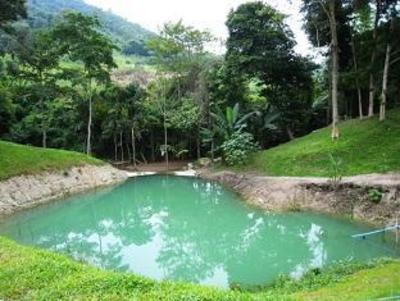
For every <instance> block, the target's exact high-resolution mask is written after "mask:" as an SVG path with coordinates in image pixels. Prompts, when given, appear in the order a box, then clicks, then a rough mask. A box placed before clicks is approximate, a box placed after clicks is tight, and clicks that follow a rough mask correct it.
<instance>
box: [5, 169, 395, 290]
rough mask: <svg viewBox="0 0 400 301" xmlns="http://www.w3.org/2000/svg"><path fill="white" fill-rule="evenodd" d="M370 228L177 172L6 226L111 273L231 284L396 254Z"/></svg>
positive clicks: (7, 232) (68, 203)
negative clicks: (271, 204) (370, 237)
mask: <svg viewBox="0 0 400 301" xmlns="http://www.w3.org/2000/svg"><path fill="white" fill-rule="evenodd" d="M362 230H365V227H363V226H360V225H355V224H351V223H349V222H346V221H343V220H337V219H333V218H330V217H326V216H320V215H313V214H305V213H297V214H295V213H287V214H268V213H264V212H262V211H259V210H256V209H254V208H251V207H248V206H246V205H245V204H244V203H243V202H242V201H241V200H240V199H239V198H238V197H237V196H236V195H235V194H234V193H232V192H230V191H228V190H226V189H224V188H223V187H221V186H220V185H218V184H216V183H213V182H208V181H203V180H200V179H192V178H178V177H168V176H154V177H143V178H138V179H134V180H130V181H128V182H127V183H125V184H123V185H120V186H118V187H115V188H113V189H108V190H101V191H97V192H93V193H89V194H85V195H80V196H75V197H73V198H70V199H69V200H68V201H63V202H58V203H55V204H51V205H49V206H46V207H42V208H38V209H35V210H32V211H29V212H26V213H23V214H19V215H16V216H14V217H13V218H12V219H9V220H7V221H6V223H5V224H3V225H0V233H3V234H5V235H8V236H10V237H12V238H14V239H16V240H18V241H20V242H22V243H26V244H32V245H37V246H41V247H43V248H48V249H52V250H55V251H58V252H64V253H67V254H69V255H71V256H73V257H74V258H76V259H80V260H85V261H87V262H89V263H92V264H94V265H97V266H101V267H103V268H107V269H114V270H120V271H132V272H136V273H140V274H143V275H146V276H150V277H153V278H156V279H179V280H185V281H192V282H199V283H207V284H213V285H219V286H225V287H226V286H228V285H229V283H242V284H264V283H267V282H269V281H272V280H273V279H274V278H275V277H276V276H278V275H279V274H281V273H291V274H292V275H293V276H294V277H296V276H299V275H301V274H302V273H303V272H304V271H306V270H307V269H309V268H311V267H319V266H323V265H325V264H327V263H329V262H333V261H335V260H339V259H345V258H348V257H349V256H354V257H356V258H357V259H369V258H372V257H376V256H381V255H393V254H392V252H394V251H393V250H394V249H392V248H387V247H388V246H386V248H385V249H383V248H382V243H380V247H371V245H369V247H368V248H365V247H363V246H360V242H358V243H355V242H354V240H351V238H350V235H351V234H352V233H357V232H360V231H362ZM361 243H365V242H361Z"/></svg>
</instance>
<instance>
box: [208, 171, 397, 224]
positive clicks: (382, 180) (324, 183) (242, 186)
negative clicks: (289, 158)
mask: <svg viewBox="0 0 400 301" xmlns="http://www.w3.org/2000/svg"><path fill="white" fill-rule="evenodd" d="M201 176H202V177H203V178H207V179H212V180H216V181H218V182H220V183H222V184H225V185H227V186H229V187H231V188H233V189H234V190H235V191H237V192H238V193H239V194H241V195H242V197H243V198H244V199H245V200H246V201H248V202H249V203H252V204H254V205H256V206H259V207H262V208H264V209H266V210H270V211H287V210H289V211H293V210H294V211H297V210H312V211H320V212H324V213H331V214H338V215H346V216H349V217H352V218H355V219H358V220H361V221H364V222H368V223H372V224H375V225H387V224H393V223H394V222H395V220H396V219H397V218H398V217H400V175H399V174H384V175H379V174H370V175H360V176H354V177H346V178H343V179H342V180H341V181H340V182H338V183H332V181H331V180H330V179H328V178H314V177H307V178H306V177H304V178H303V177H268V176H260V175H255V174H238V173H234V172H230V171H222V172H216V173H213V172H210V171H202V173H201ZM371 195H372V196H371ZM377 195H378V197H379V200H376V199H374V197H376V196H377Z"/></svg>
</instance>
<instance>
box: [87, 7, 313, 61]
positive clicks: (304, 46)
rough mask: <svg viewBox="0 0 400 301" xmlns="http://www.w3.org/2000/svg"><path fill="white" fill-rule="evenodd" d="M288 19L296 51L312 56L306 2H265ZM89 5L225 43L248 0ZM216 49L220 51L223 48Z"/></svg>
mask: <svg viewBox="0 0 400 301" xmlns="http://www.w3.org/2000/svg"><path fill="white" fill-rule="evenodd" d="M264 1H265V2H266V3H268V4H270V5H271V6H273V7H274V8H276V9H278V10H279V11H281V12H282V13H284V14H286V15H287V16H288V18H287V24H288V25H289V26H290V28H291V29H292V31H293V32H294V34H295V39H296V42H297V46H296V49H295V50H296V52H298V53H300V54H302V55H312V48H311V45H310V43H309V42H308V39H307V36H306V34H305V33H304V31H303V30H302V17H301V15H300V5H301V1H302V0H264ZM85 2H86V3H89V4H92V5H95V6H98V7H100V8H102V9H105V10H111V11H112V12H114V13H115V14H117V15H120V16H121V17H123V18H125V19H127V20H129V21H131V22H134V23H138V24H140V25H141V26H143V27H144V28H147V29H150V30H151V31H154V32H159V29H160V28H161V26H162V25H163V24H164V23H166V22H169V21H172V22H176V21H179V20H180V19H182V20H183V22H184V24H186V25H192V26H194V27H195V28H197V29H202V30H205V29H207V30H209V31H210V32H211V33H212V34H213V35H214V36H215V37H216V38H218V39H220V40H225V39H226V38H227V35H228V31H227V29H226V26H225V21H226V19H227V16H228V14H229V12H230V10H231V9H234V8H236V7H237V6H238V5H240V4H242V3H245V2H248V0H85ZM220 45H221V43H220V44H219V45H217V46H214V49H215V50H216V51H217V52H222V51H223V49H224V48H223V46H220Z"/></svg>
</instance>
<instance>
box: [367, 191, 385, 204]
mask: <svg viewBox="0 0 400 301" xmlns="http://www.w3.org/2000/svg"><path fill="white" fill-rule="evenodd" d="M382 197H383V192H382V190H380V189H377V188H372V189H370V190H369V191H368V198H369V200H370V201H371V202H372V203H375V204H379V203H380V202H381V201H382Z"/></svg>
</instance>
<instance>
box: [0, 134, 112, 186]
mask: <svg viewBox="0 0 400 301" xmlns="http://www.w3.org/2000/svg"><path fill="white" fill-rule="evenodd" d="M0 154H1V156H0V180H4V179H7V178H10V177H13V176H18V175H22V174H36V173H39V172H41V171H52V170H56V171H58V170H63V169H68V168H70V167H74V166H80V165H84V164H94V165H102V164H104V163H103V162H102V161H100V160H98V159H95V158H93V157H89V156H86V155H83V154H81V153H76V152H70V151H64V150H55V149H43V148H38V147H32V146H25V145H19V144H15V143H10V142H5V141H0Z"/></svg>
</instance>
